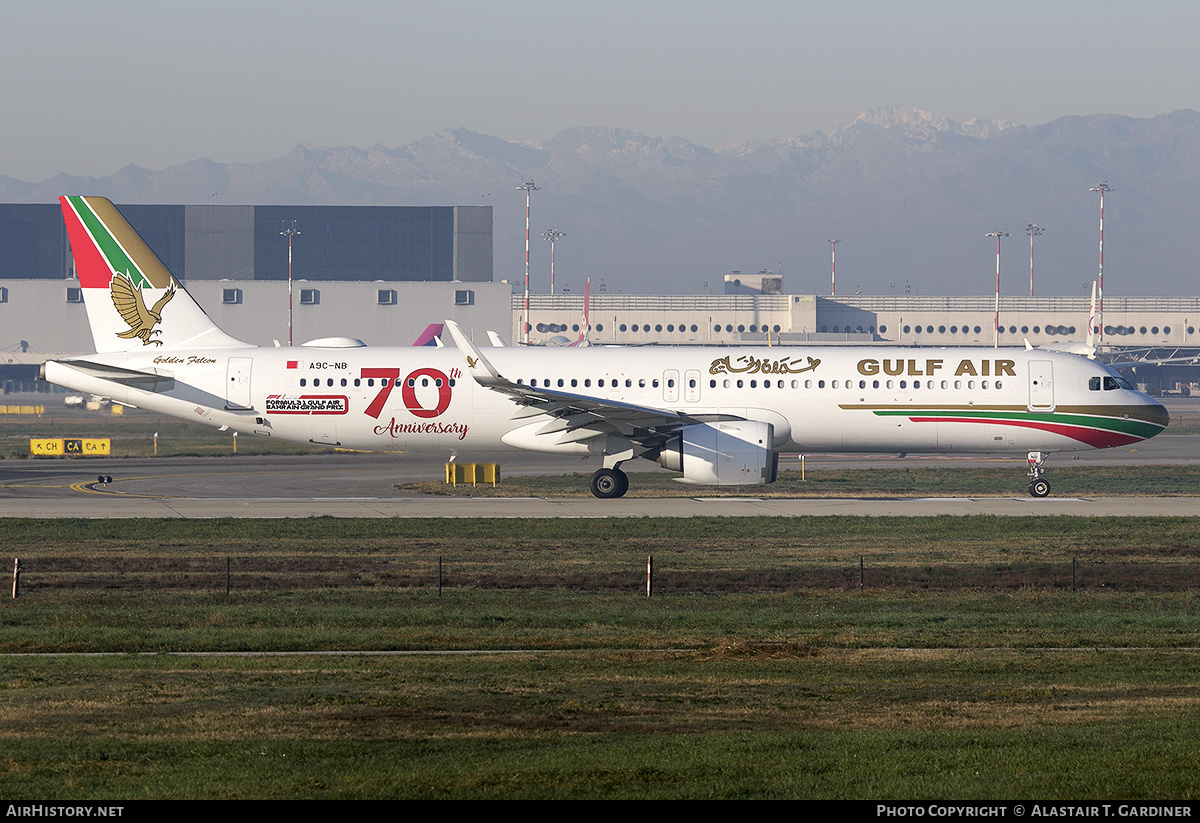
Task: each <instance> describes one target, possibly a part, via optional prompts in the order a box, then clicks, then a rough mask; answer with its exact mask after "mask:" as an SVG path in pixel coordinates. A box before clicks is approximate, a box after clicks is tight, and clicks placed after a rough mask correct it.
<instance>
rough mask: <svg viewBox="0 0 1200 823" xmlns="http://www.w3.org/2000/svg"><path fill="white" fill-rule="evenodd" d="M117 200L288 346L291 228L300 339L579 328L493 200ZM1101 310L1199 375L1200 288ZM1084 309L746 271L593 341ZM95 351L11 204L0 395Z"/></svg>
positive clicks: (177, 262)
mask: <svg viewBox="0 0 1200 823" xmlns="http://www.w3.org/2000/svg"><path fill="white" fill-rule="evenodd" d="M118 208H119V209H120V210H121V212H122V213H123V214H124V215H125V216H126V218H127V219H128V220H129V222H130V224H131V225H133V227H134V228H135V229H136V230H137V231H138V233H139V234H141V235H142V237H143V239H145V240H146V242H147V243H148V245H150V247H151V248H152V249H154V251H155V252H156V253H157V254H158V255H159V257H160V258H161V259H162V260H163V262H164V263H165V264H166V265H167V267H168V268H169V269H170V270H171V271H172V273H174V274H175V276H176V277H178V278H179V279H180V280H181V281H183V282H184V283H185V284H186V286H187V288H188V291H190V292H191V293H192V294H193V296H194V297H195V298H196V300H197V301H198V302H199V303H200V304H201V305H202V306H203V307H204V308H205V310H206V311H207V312H208V313H209V315H210V316H211V317H212V318H213V320H214V321H216V323H217V324H218V325H220V326H221V327H222V328H223V329H224V330H225V331H227V332H229V333H230V334H232V335H233V336H235V337H237V338H239V339H242V340H246V341H247V342H250V343H254V344H258V345H272V344H273V343H274V342H275V341H279V342H280V343H284V344H286V342H287V337H288V304H289V296H288V282H287V277H288V248H287V246H288V243H287V241H288V237H287V236H286V235H284V234H282V232H284V231H285V230H286V229H290V228H293V227H294V228H295V230H296V231H297V232H299V234H298V235H294V236H293V237H292V240H293V248H292V273H293V277H294V282H293V284H292V295H291V304H292V318H293V328H292V333H293V340H294V342H295V343H297V344H299V343H302V342H304V341H306V340H311V339H315V338H320V337H330V336H351V337H357V338H360V339H362V340H364V341H365V342H366V343H367V344H368V345H395V346H406V345H410V344H411V343H412V342H413V341H414V340H415V339H416V338H417V337H418V336H419V335H420V333H421V332H422V330H424V328H425V327H426V326H427V325H428V324H430V323H437V322H441V321H442V320H445V319H447V318H448V319H452V320H455V321H457V322H458V323H459V324H460V325H461V326H462V327H463V328H464V330H466V331H467V332H468V333H469V334H472V335H473V336H474V337H475V339H477V340H480V341H486V339H487V337H486V332H488V331H496V332H498V333H499V334H500V336H501V337H503V338H506V339H507V340H508V341H509V342H510V343H523V342H526V341H528V342H529V343H531V344H534V345H561V344H563V343H564V342H567V341H570V340H574V339H575V338H576V337H577V336H578V334H579V332H580V330H581V329H582V328H583V326H584V319H583V316H584V305H583V296H582V295H579V294H557V295H546V294H535V295H531V296H530V300H529V308H528V313H526V309H525V301H524V296H523V295H514V294H513V291H512V286H511V285H510V284H509V283H508V282H507V281H504V280H501V281H500V282H494V281H493V259H492V210H491V207H490V206H423V207H400V206H181V205H125V206H118ZM293 221H294V222H293ZM704 276H705V277H710V276H711V275H710V274H709V273H704ZM1103 309H1104V313H1103V322H1102V331H1103V334H1102V335H1101V336H1100V339H1099V340H1098V341H1097V342H1098V344H1100V346H1101V349H1102V355H1101V356H1102V359H1105V360H1108V361H1111V362H1115V363H1118V364H1125V365H1123V366H1122V367H1123V368H1124V367H1130V368H1132V370H1133V371H1135V372H1136V378H1137V382H1139V383H1142V384H1144V385H1145V387H1146V388H1147V390H1149V391H1151V392H1161V391H1188V390H1190V388H1191V386H1192V385H1193V384H1200V367H1197V366H1196V365H1193V363H1194V362H1195V361H1197V360H1200V331H1198V330H1200V298H1196V297H1178V298H1148V297H1109V298H1107V299H1105V301H1104V306H1103ZM1089 312H1090V300H1089V299H1088V298H1085V297H1004V296H1002V297H1001V298H1000V306H999V321H1000V328H999V331H998V333H997V332H996V331H995V330H994V324H995V318H996V305H995V299H994V297H992V296H982V297H926V296H911V295H904V296H890V297H887V296H868V295H852V296H838V297H832V296H831V297H823V296H818V295H814V294H787V293H785V289H784V283H783V278H782V277H780V276H778V275H775V274H772V273H771V272H766V271H764V272H759V273H757V274H750V275H743V274H740V273H737V272H734V273H732V274H729V275H726V276H725V294H719V295H634V294H604V293H594V294H592V295H591V296H590V301H589V306H588V316H589V320H590V323H589V324H588V325H590V329H589V333H588V336H589V340H590V342H592V343H593V344H598V345H683V346H696V345H715V346H741V345H756V346H761V345H771V346H775V345H785V346H786V345H791V346H795V345H804V346H815V345H861V346H880V345H905V346H992V345H993V344H994V343H998V344H999V345H1001V346H1022V345H1025V343H1026V341H1028V343H1029V344H1030V345H1033V346H1050V345H1055V346H1063V345H1066V344H1068V343H1071V342H1082V341H1084V340H1085V339H1086V337H1087V326H1088V317H1089ZM92 350H93V348H92V339H91V333H90V329H89V326H88V323H87V316H86V311H85V309H84V306H83V302H82V294H81V290H80V288H79V287H78V283H77V281H75V279H74V263H73V260H72V258H71V253H70V247H69V245H68V243H67V238H66V231H65V228H64V225H63V220H62V215H61V212H60V210H59V206H58V205H57V204H0V390H7V391H13V390H30V389H31V388H33V387H34V386H33V377H34V375H36V371H37V367H38V366H39V365H40V364H41V363H42V362H43V361H44V360H46V359H48V358H49V357H53V356H57V355H63V354H78V353H85V352H89V351H92ZM1163 360H1167V361H1170V362H1169V363H1167V364H1159V365H1152V364H1151V362H1150V361H1163ZM1134 361H1136V363H1137V365H1132V366H1130V365H1129V364H1131V363H1133V362H1134ZM1189 361H1191V362H1189ZM42 388H45V387H44V385H43V386H42ZM1198 390H1200V389H1198Z"/></svg>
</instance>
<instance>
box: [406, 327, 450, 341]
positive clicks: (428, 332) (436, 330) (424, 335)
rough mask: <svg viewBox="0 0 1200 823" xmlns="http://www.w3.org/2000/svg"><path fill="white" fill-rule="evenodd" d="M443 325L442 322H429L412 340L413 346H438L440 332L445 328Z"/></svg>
mask: <svg viewBox="0 0 1200 823" xmlns="http://www.w3.org/2000/svg"><path fill="white" fill-rule="evenodd" d="M445 328H446V327H445V325H444V324H442V323H430V324H429V325H428V326H426V327H425V331H423V332H421V336H420V337H418V338H417V339H416V340H414V341H413V345H414V346H440V345H441V341H439V340H438V338H439V337H441V335H442V332H443V331H444V330H445Z"/></svg>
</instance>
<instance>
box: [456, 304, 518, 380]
mask: <svg viewBox="0 0 1200 823" xmlns="http://www.w3.org/2000/svg"><path fill="white" fill-rule="evenodd" d="M446 330H447V331H448V332H450V336H451V337H453V338H454V345H456V346H458V350H459V351H461V352H462V353H463V355H464V356H465V357H466V358H467V370H468V371H469V372H471V376H472V377H474V378H475V381H476V382H477V383H479V384H480V385H484V386H495V385H500V384H507V383H508V381H507V380H505V379H504V378H503V377H501V376H500V372H498V371H496V367H495V366H493V365H492V364H491V363H490V362H488V359H487V358H486V357H484V356H483V352H481V351H480V350H479V347H478V346H476V345H475V343H474V342H472V341H471V338H469V337H467V336H466V335H465V334H464V333H463V330H462V329H460V328H459V327H458V324H457V323H455V322H454V321H453V320H447V321H446Z"/></svg>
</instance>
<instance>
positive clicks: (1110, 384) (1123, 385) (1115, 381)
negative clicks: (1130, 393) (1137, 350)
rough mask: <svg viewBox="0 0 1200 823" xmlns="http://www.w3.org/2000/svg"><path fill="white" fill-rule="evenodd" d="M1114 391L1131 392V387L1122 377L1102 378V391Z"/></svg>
mask: <svg viewBox="0 0 1200 823" xmlns="http://www.w3.org/2000/svg"><path fill="white" fill-rule="evenodd" d="M1115 389H1131V390H1132V389H1133V386H1131V385H1129V381H1128V380H1126V379H1125V378H1124V377H1120V376H1116V377H1112V376H1106V377H1105V378H1104V390H1105V391H1113V390H1115Z"/></svg>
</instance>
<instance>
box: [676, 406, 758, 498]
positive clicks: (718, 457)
mask: <svg viewBox="0 0 1200 823" xmlns="http://www.w3.org/2000/svg"><path fill="white" fill-rule="evenodd" d="M773 428H774V427H773V426H772V425H771V424H770V423H762V422H759V421H757V420H727V421H722V422H719V423H696V424H694V425H691V426H685V427H684V428H683V429H681V430H680V432H679V433H678V434H676V435H674V436H673V437H672V438H671V440H670V441H669V442H668V443H667V445H666V446H664V447H663V449H662V451H661V452H660V453H659V455H658V464H659V465H660V466H662V467H663V468H665V469H671V470H672V471H677V472H682V473H683V477H680V478H676V479H678V480H679V482H681V483H695V484H697V485H703V486H761V485H763V484H765V483H774V482H775V476H776V474H777V473H778V471H779V455H778V454H776V453H775V451H774V450H773V449H772V448H771V443H772V437H773V436H774V431H773Z"/></svg>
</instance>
